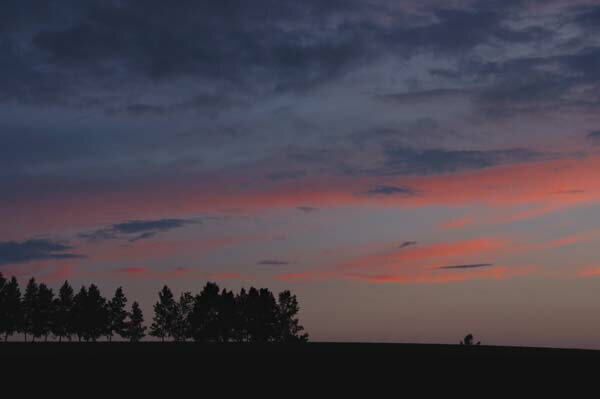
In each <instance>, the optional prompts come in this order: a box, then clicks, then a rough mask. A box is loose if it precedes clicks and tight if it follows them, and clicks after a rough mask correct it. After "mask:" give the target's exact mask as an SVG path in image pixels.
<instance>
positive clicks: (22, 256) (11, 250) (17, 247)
mask: <svg viewBox="0 0 600 399" xmlns="http://www.w3.org/2000/svg"><path fill="white" fill-rule="evenodd" d="M71 249H73V247H72V246H69V245H66V244H63V243H59V242H55V241H51V240H47V239H31V240H27V241H21V242H18V241H0V265H6V264H14V263H26V262H30V261H36V260H47V259H76V258H83V256H82V255H78V254H73V253H68V252H66V251H69V250H71Z"/></svg>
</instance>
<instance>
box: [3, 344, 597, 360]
mask: <svg viewBox="0 0 600 399" xmlns="http://www.w3.org/2000/svg"><path fill="white" fill-rule="evenodd" d="M238 355H243V356H245V355H248V356H252V357H255V356H259V357H260V356H262V355H266V356H278V355H285V356H304V355H308V356H319V357H320V356H325V357H329V356H334V357H354V356H360V357H364V356H376V357H380V358H388V357H389V358H390V359H391V358H402V359H427V358H432V359H433V358H439V357H522V356H526V357H582V356H583V357H600V351H597V350H584V349H556V348H532V347H508V346H485V345H482V346H472V347H465V346H460V345H434V344H378V343H306V344H290V345H285V344H264V345H261V344H196V343H191V342H189V343H171V342H165V343H160V342H141V343H124V342H112V343H108V342H99V343H56V342H50V343H43V342H39V343H38V342H36V343H22V342H19V343H17V342H12V343H11V342H9V343H1V344H0V357H3V356H51V357H64V356H69V357H71V356H86V357H89V356H91V357H122V358H123V359H130V358H144V357H146V356H148V357H156V356H161V357H175V358H192V357H197V356H209V357H213V356H214V357H222V356H225V357H227V356H234V357H235V356H238Z"/></svg>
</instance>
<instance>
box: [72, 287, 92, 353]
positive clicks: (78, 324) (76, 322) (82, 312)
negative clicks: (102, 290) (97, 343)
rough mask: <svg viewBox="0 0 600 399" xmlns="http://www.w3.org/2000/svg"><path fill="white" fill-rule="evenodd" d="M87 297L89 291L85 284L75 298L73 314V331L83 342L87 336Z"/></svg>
mask: <svg viewBox="0 0 600 399" xmlns="http://www.w3.org/2000/svg"><path fill="white" fill-rule="evenodd" d="M87 297H88V292H87V288H85V286H82V287H81V289H80V290H79V292H78V293H77V294H76V295H75V297H74V298H73V311H72V315H71V322H72V327H73V333H74V334H75V335H77V340H78V341H79V342H81V340H82V339H84V340H85V339H86V337H87V321H86V319H87V316H86V312H87V309H86V307H87Z"/></svg>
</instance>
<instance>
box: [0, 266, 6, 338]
mask: <svg viewBox="0 0 600 399" xmlns="http://www.w3.org/2000/svg"><path fill="white" fill-rule="evenodd" d="M5 286H6V279H5V278H4V276H3V275H2V273H0V335H4V334H5V330H6V327H7V326H6V312H7V309H6V298H5V295H6V293H5V290H4V287H5Z"/></svg>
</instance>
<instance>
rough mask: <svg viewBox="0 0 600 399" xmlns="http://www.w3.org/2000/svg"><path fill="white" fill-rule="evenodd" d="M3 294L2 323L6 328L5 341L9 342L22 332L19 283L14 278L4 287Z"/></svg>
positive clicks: (4, 330)
mask: <svg viewBox="0 0 600 399" xmlns="http://www.w3.org/2000/svg"><path fill="white" fill-rule="evenodd" d="M2 292H3V297H4V309H5V310H4V313H3V318H2V320H1V321H0V322H2V323H3V326H4V327H3V328H2V331H3V333H4V341H7V340H8V337H9V336H10V335H13V334H14V333H16V332H18V331H20V330H21V327H22V325H23V307H22V304H21V290H20V289H19V282H18V281H17V279H16V278H15V277H14V276H13V277H12V278H11V279H10V281H9V282H8V283H6V284H5V285H4V289H3V290H2Z"/></svg>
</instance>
